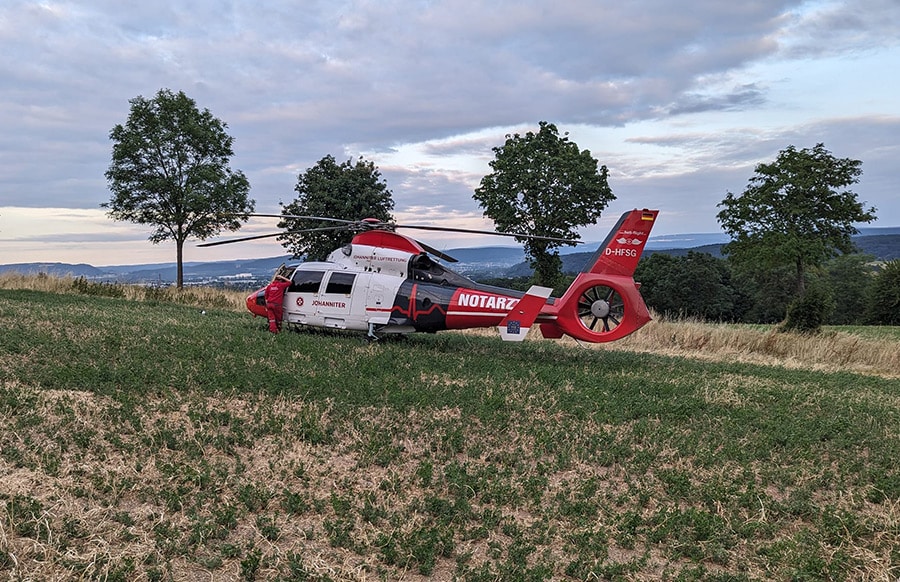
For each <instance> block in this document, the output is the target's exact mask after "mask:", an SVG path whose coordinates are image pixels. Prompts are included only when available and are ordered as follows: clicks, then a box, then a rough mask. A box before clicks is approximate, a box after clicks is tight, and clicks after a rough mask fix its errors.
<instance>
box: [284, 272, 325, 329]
mask: <svg viewBox="0 0 900 582" xmlns="http://www.w3.org/2000/svg"><path fill="white" fill-rule="evenodd" d="M324 277H325V271H324V270H321V269H318V270H308V269H297V270H296V271H294V275H293V277H291V286H290V287H288V289H287V292H285V294H284V318H285V321H287V322H288V323H295V324H300V325H321V323H318V322H317V321H316V301H318V299H319V287H320V286H321V284H322V279H323V278H324Z"/></svg>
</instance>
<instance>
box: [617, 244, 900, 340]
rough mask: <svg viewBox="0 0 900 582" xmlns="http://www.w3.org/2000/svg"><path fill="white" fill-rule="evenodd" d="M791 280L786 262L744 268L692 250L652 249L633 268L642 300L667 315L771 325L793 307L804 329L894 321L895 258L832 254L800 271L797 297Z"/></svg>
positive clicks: (898, 295)
mask: <svg viewBox="0 0 900 582" xmlns="http://www.w3.org/2000/svg"><path fill="white" fill-rule="evenodd" d="M794 277H795V271H794V267H793V266H791V265H781V266H778V267H775V268H773V269H771V270H768V271H763V270H752V271H748V270H743V269H742V268H741V267H740V266H739V264H737V263H735V262H734V261H731V260H728V259H721V258H717V257H714V256H712V255H710V254H708V253H699V252H692V251H691V252H688V253H687V255H685V256H672V255H669V254H665V253H654V254H652V255H650V256H649V257H645V258H644V259H642V260H641V262H640V263H639V264H638V268H637V271H636V272H635V279H637V280H639V281H640V282H641V294H642V295H643V296H644V300H645V301H646V302H647V305H649V306H650V307H651V308H652V309H654V310H655V311H656V312H658V313H660V314H664V315H666V316H669V317H691V318H697V319H702V320H707V321H727V322H748V323H777V322H782V321H787V316H788V313H789V311H791V310H792V309H793V310H794V311H795V312H796V313H793V318H792V319H791V320H790V321H791V324H792V325H793V326H794V327H796V328H798V329H800V330H804V331H812V330H814V329H816V328H817V327H818V326H820V325H822V324H831V325H869V324H875V325H898V324H900V260H894V261H890V262H888V263H883V264H881V263H878V262H877V261H875V260H874V258H873V257H871V256H867V255H862V254H846V255H840V256H837V257H833V258H832V259H830V260H828V261H826V262H825V263H824V264H823V265H822V267H819V268H815V269H812V270H810V271H809V272H808V273H807V275H806V284H805V290H804V293H803V294H801V295H797V292H796V289H795V286H796V282H795V279H794ZM797 310H800V311H797Z"/></svg>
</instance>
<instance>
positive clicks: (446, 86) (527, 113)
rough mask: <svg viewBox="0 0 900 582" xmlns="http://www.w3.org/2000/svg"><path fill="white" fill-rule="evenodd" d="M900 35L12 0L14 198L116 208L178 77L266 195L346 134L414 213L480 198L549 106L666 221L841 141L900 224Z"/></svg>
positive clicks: (1, 57)
mask: <svg viewBox="0 0 900 582" xmlns="http://www.w3.org/2000/svg"><path fill="white" fill-rule="evenodd" d="M898 44H900V4H898V3H897V2H895V0H858V1H854V2H850V1H849V0H843V1H838V0H810V1H802V0H761V1H757V2H745V3H723V2H720V1H718V0H690V1H689V2H687V3H685V2H681V3H673V2H670V1H668V0H650V1H647V2H640V3H634V2H613V1H612V0H602V1H599V2H598V1H596V0H573V1H570V2H563V3H559V2H549V1H535V2H524V3H523V2H513V1H510V0H502V1H500V2H493V3H491V2H488V3H484V2H475V1H471V0H445V1H441V0H430V1H425V0H421V1H417V0H388V1H378V2H376V1H372V0H346V1H339V2H326V1H314V2H305V3H303V5H302V7H300V6H298V5H297V4H296V3H291V2H283V1H278V0H266V1H263V2H257V3H242V2H226V3H223V2H219V1H212V0H201V1H199V2H190V3H184V2H175V1H174V0H161V1H159V2H154V3H137V4H134V3H131V4H122V3H120V2H113V1H112V0H77V1H75V0H55V1H54V0H48V1H45V2H41V3H35V2H31V1H28V0H8V1H7V2H4V3H3V5H2V6H0V126H2V127H3V128H4V131H3V132H0V205H4V206H16V207H33V208H44V207H46V208H59V207H63V208H65V207H69V208H75V209H90V210H92V211H97V209H98V207H99V204H100V203H102V202H104V201H106V200H107V199H108V198H109V193H108V192H107V191H106V181H105V178H104V176H103V173H104V171H105V170H106V168H107V166H108V164H109V158H110V148H111V144H110V142H109V139H108V134H109V131H110V129H111V128H112V127H113V126H114V125H115V124H116V123H121V122H124V121H125V119H126V118H127V115H128V100H129V99H131V98H133V97H135V96H137V95H143V96H147V97H149V96H152V95H154V94H155V93H156V92H157V91H158V90H159V89H161V88H171V89H173V90H183V91H185V92H186V93H187V94H188V95H189V96H190V97H192V98H194V99H195V100H196V101H197V103H198V105H199V106H200V107H204V108H208V109H210V111H211V112H212V113H213V115H215V116H217V117H219V118H220V119H222V120H223V121H225V122H226V123H227V124H228V126H229V130H230V133H231V134H232V135H233V136H234V137H235V144H234V149H235V158H234V159H233V166H234V167H236V168H239V169H241V170H243V171H244V172H245V173H246V174H247V176H248V177H249V178H250V180H251V184H252V186H253V191H252V195H253V196H254V197H255V198H256V199H257V207H258V209H260V210H275V209H276V208H277V203H278V202H279V201H283V202H288V201H290V200H291V199H292V197H293V186H294V184H295V182H296V178H297V174H298V173H299V172H302V171H304V170H305V169H306V168H308V167H310V166H312V165H313V164H315V163H316V161H318V160H319V159H321V158H322V157H323V156H325V155H327V154H331V155H334V156H335V157H336V158H355V157H357V156H359V155H364V156H365V157H366V158H367V159H371V160H373V161H374V162H375V163H376V164H377V165H378V166H379V167H380V168H381V169H382V170H383V174H384V176H385V177H386V179H387V180H388V184H389V187H390V188H391V189H392V190H393V192H394V197H395V200H396V201H397V210H398V212H409V211H411V210H410V209H413V208H416V207H423V206H424V207H436V206H443V207H444V208H445V209H447V210H448V211H450V213H451V214H452V213H453V212H460V213H463V214H468V213H475V214H478V209H477V207H476V205H475V204H474V202H473V201H472V199H471V195H472V190H473V189H474V187H476V186H477V184H478V182H479V180H480V178H481V176H482V175H483V174H484V173H486V172H487V171H488V168H487V162H488V161H489V160H490V159H491V158H492V152H491V148H492V147H495V146H498V145H501V144H502V143H503V139H504V136H505V134H506V133H509V132H516V131H522V130H523V128H533V127H535V126H536V125H537V122H538V121H541V120H546V121H552V122H554V123H556V124H557V125H558V126H559V128H560V130H561V131H571V132H572V134H571V135H572V136H573V139H574V141H576V142H577V143H578V144H579V146H581V147H582V148H587V149H590V150H591V151H592V153H593V154H594V155H595V157H597V158H598V159H599V160H600V161H601V163H604V164H607V165H608V166H609V168H610V172H611V179H612V180H613V188H614V191H615V193H616V195H617V196H618V197H619V200H618V201H617V202H616V203H615V204H623V205H624V206H625V207H632V206H643V205H646V204H651V203H652V204H658V205H660V206H661V207H662V208H663V210H664V212H663V214H662V215H661V220H660V224H659V225H658V226H657V228H658V229H660V230H663V229H666V231H667V232H679V231H681V232H684V231H686V230H702V231H710V230H715V229H716V228H717V225H716V223H715V219H714V215H715V211H714V210H715V204H716V203H717V202H718V201H719V200H720V199H721V197H722V196H723V195H724V191H725V190H726V189H731V190H739V189H741V188H742V187H743V186H744V184H745V183H746V180H747V178H749V176H750V173H751V172H752V168H753V166H754V165H755V164H756V163H759V162H760V161H765V160H768V159H772V158H773V157H774V156H775V154H776V153H777V151H778V150H780V149H782V148H784V147H786V146H787V145H790V144H796V145H797V146H798V147H805V146H810V145H813V144H814V143H816V142H818V141H824V142H825V143H826V146H828V147H829V148H830V149H832V150H834V151H835V152H837V153H839V152H841V151H847V152H848V153H847V154H843V155H848V156H855V157H859V158H860V159H863V161H864V166H863V168H864V181H863V182H862V183H861V184H860V188H859V189H860V192H861V195H862V197H863V198H866V199H870V200H872V201H873V202H874V203H876V205H877V206H878V207H879V214H880V215H881V216H883V217H885V218H884V219H883V221H882V223H885V224H900V208H898V206H900V202H898V196H900V194H898V193H897V192H896V189H895V188H894V186H893V184H896V183H897V181H898V180H897V178H898V175H897V173H898V172H900V169H897V168H894V167H893V166H892V165H891V162H890V161H889V156H886V155H885V153H884V152H886V151H891V152H893V151H894V150H893V149H892V148H894V147H895V146H896V143H897V141H896V138H893V137H891V136H890V134H889V133H887V132H885V131H884V129H885V128H886V127H890V128H894V125H895V122H893V121H890V120H893V119H896V118H897V117H900V102H898V101H897V99H896V95H897V94H898V92H900V81H898V80H896V77H897V76H896V75H894V74H893V72H894V71H895V70H897V68H898V67H900V47H898ZM848 119H853V122H852V123H847V122H844V121H842V120H848ZM885 120H888V121H885ZM894 135H897V134H894ZM854 152H859V153H858V154H856V153H854ZM863 156H867V157H863ZM645 201H649V202H645ZM687 207H690V208H691V209H692V210H691V211H690V212H686V211H685V208H687ZM613 210H614V207H611V208H610V210H609V211H608V212H609V213H613ZM883 213H886V214H883ZM667 216H670V217H672V218H673V221H672V222H670V223H669V224H670V225H672V227H671V228H669V227H667V226H665V225H666V220H667ZM606 217H607V214H604V220H606ZM676 218H677V220H674V219H676ZM0 220H2V216H0ZM885 221H886V222H885ZM97 232H98V233H108V232H109V229H108V228H99V227H98V230H97ZM23 252H24V251H23ZM29 252H31V253H32V254H37V253H38V251H36V250H34V251H29Z"/></svg>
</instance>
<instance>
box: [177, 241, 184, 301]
mask: <svg viewBox="0 0 900 582" xmlns="http://www.w3.org/2000/svg"><path fill="white" fill-rule="evenodd" d="M175 263H176V265H175V286H176V287H178V288H179V289H181V288H183V287H184V240H182V239H177V240H176V241H175Z"/></svg>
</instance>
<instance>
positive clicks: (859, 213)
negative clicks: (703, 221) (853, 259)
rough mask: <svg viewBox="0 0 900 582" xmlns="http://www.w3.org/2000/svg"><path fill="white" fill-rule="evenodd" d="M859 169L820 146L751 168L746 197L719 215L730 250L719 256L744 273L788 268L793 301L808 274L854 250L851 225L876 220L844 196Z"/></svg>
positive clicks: (731, 201) (730, 199) (732, 200)
mask: <svg viewBox="0 0 900 582" xmlns="http://www.w3.org/2000/svg"><path fill="white" fill-rule="evenodd" d="M861 165H862V162H861V161H859V160H852V159H849V158H842V159H839V158H835V157H834V156H833V155H832V154H831V153H830V152H829V151H828V150H826V149H825V147H824V145H823V144H821V143H820V144H817V145H816V146H815V147H814V148H812V149H802V150H797V149H796V148H794V146H789V147H788V148H787V149H785V150H782V151H781V152H779V154H778V158H777V159H776V160H775V162H773V163H771V164H759V165H757V166H756V174H755V175H754V176H753V177H752V178H750V182H749V184H748V185H747V189H746V190H744V192H743V193H742V194H741V195H740V196H735V195H734V194H732V193H731V192H728V193H727V196H726V197H725V199H724V200H723V201H722V202H721V203H720V204H719V207H720V208H722V210H721V211H720V212H719V214H718V215H717V217H718V220H719V223H720V224H721V225H722V227H723V229H724V230H725V232H726V233H727V234H728V235H730V236H731V242H729V243H728V244H727V245H725V247H724V249H723V251H724V252H725V253H726V254H728V255H729V257H730V258H732V259H733V260H734V261H736V263H738V264H739V265H740V266H742V267H744V268H751V269H753V268H755V269H764V270H765V269H772V268H775V267H777V266H780V265H790V266H791V267H792V268H793V271H794V274H793V281H794V288H795V290H796V293H797V294H798V295H802V294H803V291H804V289H805V278H806V277H805V275H806V271H807V269H808V268H810V267H818V266H821V265H822V264H823V263H824V262H825V261H826V260H828V259H829V258H831V257H833V256H835V255H836V254H837V253H838V252H839V251H840V252H843V253H850V252H852V251H853V250H854V246H853V242H852V241H851V239H850V237H851V235H853V234H856V233H857V232H858V231H857V230H856V228H855V227H854V226H853V224H854V223H859V222H871V221H873V220H875V214H874V213H875V209H874V208H870V209H869V210H865V209H864V208H863V205H862V203H861V202H859V201H858V200H857V196H856V194H855V193H854V192H852V191H850V190H847V189H846V188H847V187H848V186H850V185H851V184H855V183H856V182H858V181H859V176H860V175H861V174H862V170H861V169H860V166H861Z"/></svg>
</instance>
